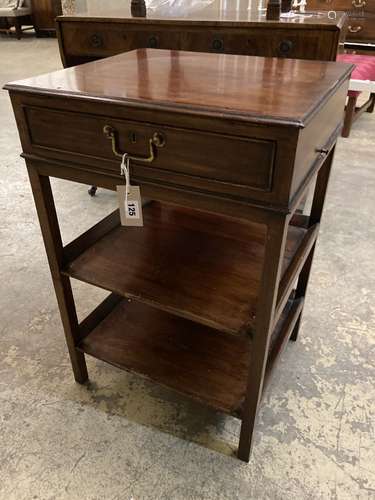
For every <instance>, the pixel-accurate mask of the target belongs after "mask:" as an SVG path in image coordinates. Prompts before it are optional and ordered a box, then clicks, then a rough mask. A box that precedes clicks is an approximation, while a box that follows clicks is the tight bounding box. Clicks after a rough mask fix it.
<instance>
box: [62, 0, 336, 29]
mask: <svg viewBox="0 0 375 500" xmlns="http://www.w3.org/2000/svg"><path fill="white" fill-rule="evenodd" d="M130 2H131V0H123V2H122V5H121V6H120V7H119V3H120V2H119V0H106V1H105V2H103V1H98V0H87V1H86V2H83V3H81V2H77V4H76V6H75V7H73V8H72V10H71V13H70V14H69V15H65V16H60V17H58V18H57V20H58V21H63V20H69V21H79V20H87V21H89V20H90V21H103V20H106V21H112V22H116V21H121V22H122V21H124V20H126V21H129V22H134V23H148V22H149V23H153V24H155V23H160V24H162V23H166V22H168V23H171V22H173V24H186V23H188V24H190V25H197V24H198V25H199V24H209V25H222V24H225V25H226V26H230V25H234V26H249V25H251V26H254V25H257V24H261V25H262V27H264V26H269V27H270V28H274V27H275V25H277V26H278V27H280V28H282V27H283V26H284V25H287V26H288V28H299V27H301V25H303V26H304V28H305V29H308V28H309V27H311V29H313V28H316V27H317V26H320V27H322V26H324V27H325V29H337V28H341V27H342V26H343V23H344V20H345V14H344V13H342V12H341V13H340V12H338V13H336V19H329V18H328V15H327V12H307V13H306V14H305V15H298V14H297V15H295V16H293V17H282V18H281V19H280V21H267V20H266V18H265V15H266V9H265V6H266V2H262V0H255V1H254V0H237V1H236V2H234V1H233V0H214V1H213V2H212V3H211V4H209V5H207V4H206V5H205V6H204V3H205V2H202V4H203V7H201V8H197V9H195V10H194V11H193V12H187V11H186V8H185V9H184V10H181V9H176V8H171V7H169V6H168V7H164V8H160V9H150V8H148V9H147V17H146V18H141V17H133V16H132V15H131V12H130Z"/></svg>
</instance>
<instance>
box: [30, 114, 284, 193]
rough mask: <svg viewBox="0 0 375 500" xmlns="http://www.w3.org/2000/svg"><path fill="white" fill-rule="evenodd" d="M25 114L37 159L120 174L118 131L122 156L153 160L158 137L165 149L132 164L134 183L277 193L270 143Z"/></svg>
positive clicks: (127, 123) (116, 122) (135, 124)
mask: <svg viewBox="0 0 375 500" xmlns="http://www.w3.org/2000/svg"><path fill="white" fill-rule="evenodd" d="M24 112H25V115H26V120H27V124H28V130H29V136H30V137H29V140H30V146H29V147H30V152H31V153H35V154H39V155H43V156H44V157H46V156H47V157H51V158H56V159H64V160H67V159H68V157H69V158H70V159H71V160H72V161H73V162H76V163H77V162H78V163H83V164H85V165H87V166H89V168H94V169H96V170H105V171H107V172H108V171H110V172H114V173H119V172H120V159H119V158H116V157H115V156H114V155H113V152H112V148H111V141H110V140H108V138H106V137H105V135H104V133H103V128H104V126H105V125H110V126H111V127H113V129H115V130H116V138H117V141H116V142H117V147H118V150H120V151H121V152H125V151H126V152H128V153H130V154H131V155H134V156H142V157H145V156H148V154H149V150H150V145H149V140H150V138H152V136H153V134H154V133H155V132H158V133H159V134H161V136H162V137H163V139H164V140H165V145H164V146H163V147H160V148H157V147H154V149H155V151H156V158H155V160H154V161H153V162H152V163H150V164H143V163H141V162H132V174H133V178H134V177H135V178H139V179H152V180H157V181H159V182H160V181H162V182H167V183H171V184H178V185H182V186H185V187H192V188H198V189H202V190H207V191H213V192H216V193H226V194H233V195H238V196H243V197H249V196H250V197H251V194H252V193H254V192H258V193H259V192H263V193H265V192H268V193H269V192H271V191H272V179H273V171H274V162H275V151H276V148H275V143H274V142H273V141H270V140H258V139H252V138H247V137H237V136H231V135H227V134H225V135H224V134H217V133H211V132H205V131H198V130H196V131H194V130H188V129H183V128H174V127H165V126H159V125H154V124H149V123H141V122H132V121H127V120H119V119H112V118H105V117H103V116H93V115H86V114H81V113H74V112H69V111H53V110H49V109H45V108H38V107H35V108H34V107H26V108H24ZM51 124H53V131H54V133H53V134H51Z"/></svg>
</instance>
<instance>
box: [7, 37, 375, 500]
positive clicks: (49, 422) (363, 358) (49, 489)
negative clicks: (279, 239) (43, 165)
mask: <svg viewBox="0 0 375 500" xmlns="http://www.w3.org/2000/svg"><path fill="white" fill-rule="evenodd" d="M59 67H60V61H59V56H58V49H57V42H56V41H55V40H51V39H40V40H35V39H33V38H27V39H24V40H21V41H16V40H14V39H10V38H7V37H0V84H3V83H5V82H6V81H9V80H12V79H17V78H22V77H27V76H32V75H36V74H40V73H43V72H47V71H51V70H54V69H56V68H59ZM0 130H1V133H0V173H1V177H0V179H1V181H0V257H1V259H0V276H1V281H0V283H1V285H0V286H1V290H0V318H1V322H0V499H1V500H30V499H43V500H47V499H49V500H52V499H69V500H73V499H80V500H84V499H90V500H94V499H98V500H99V499H100V500H103V499H111V500H120V499H121V500H130V499H131V498H133V499H134V500H141V499H153V500H156V499H184V500H185V499H205V500H208V499H230V500H233V499H241V500H245V499H246V500H248V499H254V500H262V499H271V500H279V499H280V500H281V499H282V500H289V499H294V498H295V499H300V500H303V499H314V500H315V499H324V500H325V499H332V500H333V499H339V500H344V499H348V500H353V499H361V500H362V499H363V500H364V499H375V465H374V464H375V446H374V443H375V431H374V422H375V420H374V419H375V407H374V402H375V389H374V376H375V369H374V360H375V300H374V299H375V278H374V276H375V272H374V271H375V268H374V257H375V251H374V243H375V225H374V212H375V202H374V199H375V196H374V193H375V142H374V137H375V136H374V133H375V114H373V115H369V114H365V115H364V116H363V117H362V118H361V120H360V121H358V122H357V124H356V125H355V126H354V130H353V133H352V136H351V138H350V139H349V140H348V139H345V140H340V141H339V146H338V151H337V155H336V161H335V168H334V172H333V178H332V180H331V184H330V189H329V194H328V200H327V204H326V210H325V217H324V222H323V226H322V229H321V235H320V242H319V246H318V249H317V253H316V260H315V264H314V267H313V274H312V281H311V287H310V293H309V295H308V299H307V303H306V308H305V314H304V318H303V324H302V330H301V336H300V340H299V342H297V343H296V344H292V343H291V344H290V345H289V346H288V349H287V350H286V352H285V354H284V355H283V358H282V362H281V364H280V366H279V368H278V371H277V375H276V376H275V377H274V379H273V381H272V383H271V385H270V387H269V390H268V392H267V395H266V397H265V399H264V403H263V406H262V409H261V412H260V415H259V422H258V425H257V428H256V432H255V446H254V451H253V456H252V461H251V463H250V464H249V465H246V464H244V463H242V462H240V461H238V460H235V459H234V458H232V456H231V454H233V451H234V450H235V448H236V444H237V438H238V432H239V422H238V421H237V420H236V419H233V418H230V417H225V416H222V415H220V414H217V413H215V412H213V411H210V410H208V409H205V408H202V407H201V406H200V405H197V404H194V403H191V402H189V401H187V400H185V399H184V398H182V397H178V396H176V395H175V394H173V393H171V392H169V391H167V390H164V389H161V388H158V387H155V386H154V385H152V384H150V383H147V382H145V381H143V380H141V379H139V378H137V377H135V376H131V375H128V374H126V373H124V372H121V371H120V370H117V369H115V368H112V367H110V366H107V365H105V364H104V363H101V362H99V361H96V360H94V359H91V358H88V368H89V374H90V379H91V383H90V384H89V385H88V386H83V387H82V386H79V385H77V384H75V383H74V381H73V377H72V373H71V368H70V364H69V360H68V355H67V352H66V348H65V343H64V339H63V333H62V327H61V324H60V319H59V314H58V309H57V304H56V301H55V297H54V292H53V289H52V282H51V278H50V275H49V270H48V266H47V260H46V257H45V253H44V248H43V244H42V239H41V235H40V230H39V225H38V221H37V218H36V213H35V209H34V205H33V201H32V196H31V192H30V187H29V184H28V180H27V175H26V169H25V166H24V162H23V160H21V159H20V158H19V153H20V144H19V141H18V136H17V131H16V127H15V123H14V120H13V115H12V111H11V106H10V103H9V100H8V96H7V94H6V93H5V92H0ZM53 185H54V191H55V193H56V197H57V207H58V210H59V213H60V214H61V223H62V230H63V235H64V240H65V241H68V240H69V239H71V238H72V237H73V236H75V235H77V234H78V233H79V232H80V231H82V229H84V228H86V227H88V226H90V225H91V224H92V223H93V222H94V221H97V220H98V219H99V218H100V217H101V216H102V215H104V214H106V213H108V212H109V211H110V210H111V209H112V207H113V206H114V205H115V200H114V196H113V194H112V193H109V192H104V191H103V190H101V191H100V192H99V195H98V196H97V197H96V198H94V199H91V198H90V197H89V196H88V195H87V191H86V188H85V187H84V186H81V185H73V184H69V183H67V182H62V181H59V182H54V184H53ZM74 290H75V295H76V297H77V300H78V303H79V304H80V309H79V313H80V316H82V315H84V314H86V313H87V312H88V311H89V310H91V308H93V307H94V305H96V304H97V302H98V301H99V300H100V299H101V298H102V297H103V293H102V292H101V291H98V290H95V289H94V288H91V287H88V286H84V285H80V284H78V285H77V284H75V288H74ZM201 444H203V445H204V446H200V445H201ZM218 452H219V453H218Z"/></svg>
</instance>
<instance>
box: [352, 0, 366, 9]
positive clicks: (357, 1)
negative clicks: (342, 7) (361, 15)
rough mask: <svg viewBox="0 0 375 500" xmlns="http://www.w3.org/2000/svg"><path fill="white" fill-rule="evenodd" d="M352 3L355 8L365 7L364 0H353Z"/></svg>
mask: <svg viewBox="0 0 375 500" xmlns="http://www.w3.org/2000/svg"><path fill="white" fill-rule="evenodd" d="M352 5H353V7H355V8H356V9H361V8H362V7H366V0H353V1H352Z"/></svg>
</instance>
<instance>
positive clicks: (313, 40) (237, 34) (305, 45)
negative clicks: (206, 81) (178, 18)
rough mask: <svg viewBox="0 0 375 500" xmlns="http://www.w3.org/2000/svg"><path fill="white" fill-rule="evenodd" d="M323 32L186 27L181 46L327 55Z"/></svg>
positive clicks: (312, 56) (307, 56)
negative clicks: (201, 29) (203, 29)
mask: <svg viewBox="0 0 375 500" xmlns="http://www.w3.org/2000/svg"><path fill="white" fill-rule="evenodd" d="M321 35H322V33H317V32H314V31H313V30H311V31H304V32H302V31H299V30H295V29H293V30H269V29H261V28H260V29H256V28H252V29H247V30H241V29H235V30H231V31H228V30H216V31H210V30H208V31H207V30H206V31H197V32H192V31H186V32H184V33H183V35H182V39H181V48H182V50H192V51H201V52H218V53H225V54H241V55H253V56H263V57H288V58H303V59H318V58H321V59H324V58H325V57H324V52H325V46H324V44H321V43H320V38H319V37H320V36H321ZM322 54H323V55H322ZM319 56H321V57H319Z"/></svg>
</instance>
